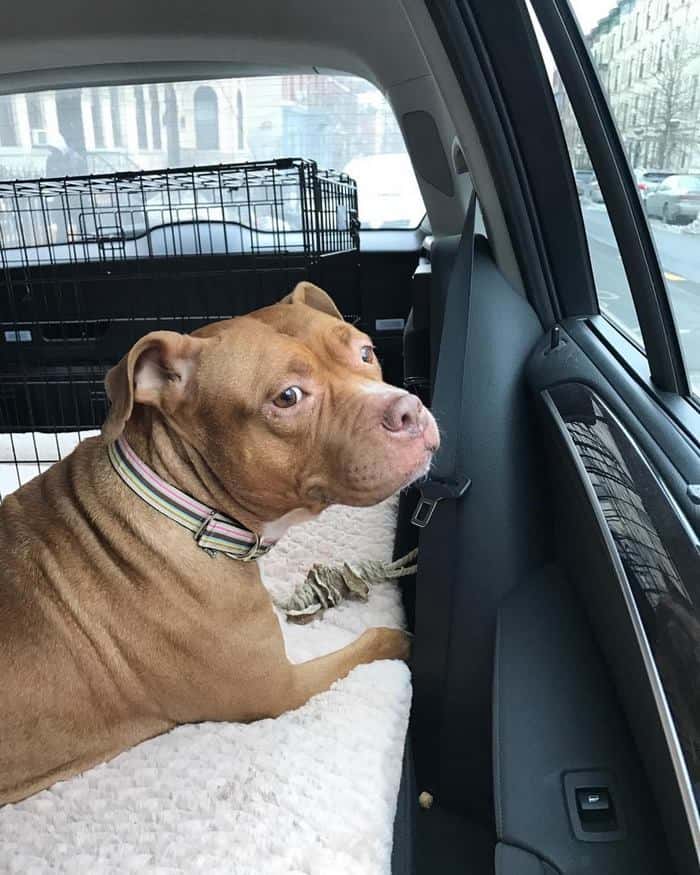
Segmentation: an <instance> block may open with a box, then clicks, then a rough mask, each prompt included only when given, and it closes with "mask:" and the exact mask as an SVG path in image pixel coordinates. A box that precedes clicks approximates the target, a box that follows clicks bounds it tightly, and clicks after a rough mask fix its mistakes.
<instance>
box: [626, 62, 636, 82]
mask: <svg viewBox="0 0 700 875" xmlns="http://www.w3.org/2000/svg"><path fill="white" fill-rule="evenodd" d="M633 75H634V61H633V60H632V58H630V68H629V70H628V72H627V87H628V88H631V87H632V77H633Z"/></svg>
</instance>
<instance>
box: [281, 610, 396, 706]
mask: <svg viewBox="0 0 700 875" xmlns="http://www.w3.org/2000/svg"><path fill="white" fill-rule="evenodd" d="M409 654H410V638H409V636H408V634H407V633H406V632H402V631H401V630H400V629H389V628H386V627H383V626H381V627H377V628H374V629H367V630H366V631H365V632H363V633H362V635H360V637H359V638H357V639H356V640H355V641H353V642H352V643H351V644H348V645H347V647H343V648H342V649H341V650H335V651H333V653H328V654H327V655H326V656H319V657H318V658H317V659H311V660H309V661H308V662H302V663H299V664H297V665H291V666H290V675H291V676H290V683H289V685H288V687H287V689H286V690H285V693H284V695H283V697H282V700H281V701H280V703H279V705H280V707H279V713H280V714H282V713H284V712H285V711H291V710H293V709H294V708H299V707H300V706H301V705H303V704H304V703H305V702H307V701H308V700H309V699H310V698H311V696H315V695H316V693H322V692H323V691H324V690H327V689H329V687H330V686H331V685H332V684H333V683H334V682H335V681H337V680H339V679H340V678H343V677H345V676H346V675H347V674H349V672H351V671H352V670H353V668H355V667H356V666H358V665H364V664H365V663H368V662H374V661H375V660H377V659H403V660H406V659H408V656H409Z"/></svg>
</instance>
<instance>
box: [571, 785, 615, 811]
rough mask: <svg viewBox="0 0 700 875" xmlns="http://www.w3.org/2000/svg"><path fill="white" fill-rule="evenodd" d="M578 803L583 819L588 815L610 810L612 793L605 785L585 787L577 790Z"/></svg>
mask: <svg viewBox="0 0 700 875" xmlns="http://www.w3.org/2000/svg"><path fill="white" fill-rule="evenodd" d="M576 804H577V805H578V810H579V812H580V814H581V817H582V818H583V819H585V817H586V815H590V814H593V813H594V812H596V813H597V812H605V811H610V809H611V808H612V804H611V802H610V793H609V792H608V791H607V790H606V789H605V788H603V787H585V788H583V789H581V790H577V791H576Z"/></svg>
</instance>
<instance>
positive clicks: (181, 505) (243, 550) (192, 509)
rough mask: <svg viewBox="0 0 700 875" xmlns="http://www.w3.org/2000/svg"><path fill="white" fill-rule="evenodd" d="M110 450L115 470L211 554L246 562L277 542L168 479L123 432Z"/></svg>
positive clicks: (140, 494) (143, 497) (151, 504)
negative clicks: (165, 478)
mask: <svg viewBox="0 0 700 875" xmlns="http://www.w3.org/2000/svg"><path fill="white" fill-rule="evenodd" d="M107 452H108V453H109V459H110V461H111V463H112V465H113V467H114V470H115V471H116V472H117V474H118V475H119V476H120V477H121V479H122V480H123V481H124V483H126V485H127V486H128V487H129V488H130V489H132V490H133V491H134V492H135V493H136V494H137V495H138V496H139V498H142V499H143V500H144V501H145V502H146V504H150V506H151V507H153V508H155V510H157V511H159V512H160V513H162V514H163V515H164V516H167V517H168V518H169V519H171V520H173V521H174V522H176V523H178V524H179V525H181V526H183V527H184V528H185V529H189V530H190V531H191V532H192V534H193V535H194V539H195V541H196V542H197V544H198V545H199V546H200V547H202V548H203V549H204V550H206V551H207V552H208V553H210V554H211V555H214V554H215V553H223V554H224V555H225V556H228V557H229V558H230V559H239V560H242V561H243V562H247V561H248V560H251V559H257V558H259V557H260V556H264V555H265V553H267V552H268V551H269V549H270V548H271V547H273V546H274V543H275V542H274V541H263V540H261V538H260V535H258V534H256V533H255V532H251V531H250V530H249V529H246V528H245V527H244V526H243V525H241V523H238V522H236V521H235V520H232V519H231V518H230V517H227V516H225V515H224V514H222V513H219V512H218V511H216V510H212V508H210V507H207V505H206V504H202V503H201V502H200V501H197V500H196V499H194V498H192V497H191V496H189V495H187V494H186V493H185V492H182V491H181V490H180V489H177V488H176V487H175V486H171V485H170V483H166V481H165V480H163V479H162V477H159V476H158V475H157V474H156V473H155V471H153V470H152V469H151V468H149V467H148V465H146V464H145V463H144V462H142V461H141V459H139V457H138V456H137V455H136V453H135V452H134V451H133V449H132V448H131V447H130V446H129V444H128V442H127V441H126V439H125V438H124V437H123V436H122V437H119V438H117V440H116V441H115V442H114V443H110V444H109V445H108V447H107Z"/></svg>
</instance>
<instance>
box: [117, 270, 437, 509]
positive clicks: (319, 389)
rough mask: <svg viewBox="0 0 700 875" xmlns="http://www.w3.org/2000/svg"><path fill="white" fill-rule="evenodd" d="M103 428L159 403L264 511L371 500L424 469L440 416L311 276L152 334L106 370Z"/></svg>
mask: <svg viewBox="0 0 700 875" xmlns="http://www.w3.org/2000/svg"><path fill="white" fill-rule="evenodd" d="M106 385H107V392H108V395H109V397H110V399H111V402H112V407H111V410H110V413H109V416H108V418H107V420H106V422H105V424H104V426H103V430H102V431H103V435H104V436H105V438H106V439H107V440H114V439H116V438H117V437H118V436H119V434H120V433H121V432H122V430H123V429H124V426H125V424H126V422H127V421H128V420H129V418H130V417H131V416H132V413H133V411H134V406H135V405H148V406H150V407H152V408H156V410H157V411H158V414H159V415H160V416H161V417H163V418H164V420H165V421H166V424H167V426H168V427H169V428H170V429H172V430H173V431H175V432H176V433H177V434H178V436H179V437H180V439H181V440H183V441H185V442H186V443H188V444H189V445H190V446H192V447H193V448H194V450H195V451H196V452H197V453H198V454H199V456H200V457H201V458H202V459H203V460H205V461H206V465H207V466H208V468H209V469H210V470H211V472H212V473H213V475H214V476H215V477H216V478H217V480H218V482H219V483H222V484H226V486H227V489H229V490H230V494H231V496H232V497H233V498H234V499H235V500H236V502H238V503H239V504H240V505H241V506H242V507H244V508H246V509H248V510H249V512H251V513H252V514H254V515H255V516H257V517H258V518H259V519H262V520H274V519H278V518H279V517H280V516H282V515H284V514H287V513H289V512H291V511H294V510H297V509H300V508H302V509H305V510H309V511H310V512H311V513H317V512H318V511H319V510H321V509H323V507H326V506H327V505H329V504H334V503H339V504H349V505H370V504H375V503H376V502H378V501H381V500H382V499H384V498H386V497H387V496H389V495H391V494H392V493H394V492H395V491H396V490H398V489H400V488H401V487H403V486H405V485H407V484H409V483H411V482H412V481H413V480H415V479H416V478H418V477H420V476H421V475H423V474H424V473H426V472H427V470H428V467H429V465H430V460H431V458H432V455H433V453H434V451H435V450H436V448H437V446H438V443H439V438H438V431H437V427H436V425H435V420H434V419H433V417H432V415H431V414H430V413H429V412H428V411H427V410H426V409H425V408H424V407H423V405H422V404H421V403H420V401H419V400H418V399H417V398H416V397H415V396H413V395H410V394H409V393H408V392H405V391H403V390H401V389H397V388H395V387H393V386H390V385H388V384H387V383H384V382H383V381H382V372H381V368H380V366H379V363H378V362H377V359H376V356H375V353H374V349H373V347H372V342H371V340H370V339H369V337H367V335H366V334H363V333H362V332H361V331H358V330H357V329H356V328H354V327H353V326H352V325H349V324H348V323H346V322H344V321H343V319H342V316H341V314H340V313H339V312H338V310H337V309H336V307H335V305H334V303H333V301H332V300H331V298H330V297H329V296H328V295H327V294H326V293H325V292H324V291H322V290H321V289H319V288H318V287H317V286H314V285H312V284H311V283H300V284H299V285H298V286H297V287H296V289H295V290H294V291H293V292H292V293H291V294H290V295H288V296H287V297H286V298H284V299H283V300H282V301H280V303H279V304H275V305H274V306H272V307H266V308H264V309H262V310H258V311H256V312H254V313H251V314H249V315H247V316H242V317H239V318H236V319H229V320H226V321H224V322H216V323H214V324H212V325H208V326H206V327H205V328H202V329H200V330H198V331H195V332H194V333H193V334H191V335H181V334H177V333H175V332H170V331H155V332H153V333H151V334H148V335H146V336H145V337H143V338H142V339H141V340H139V341H138V342H137V343H136V344H135V345H134V346H133V347H132V349H131V350H130V351H129V353H128V354H127V355H126V356H125V357H124V358H123V359H122V361H121V362H120V363H119V364H118V365H116V366H115V367H114V368H113V369H112V370H111V371H110V372H109V373H108V375H107V380H106Z"/></svg>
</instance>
